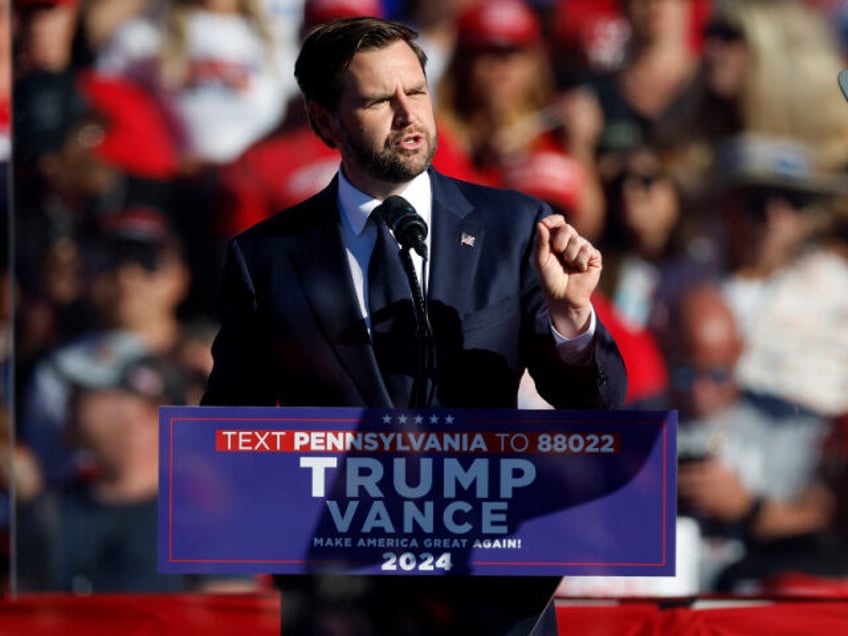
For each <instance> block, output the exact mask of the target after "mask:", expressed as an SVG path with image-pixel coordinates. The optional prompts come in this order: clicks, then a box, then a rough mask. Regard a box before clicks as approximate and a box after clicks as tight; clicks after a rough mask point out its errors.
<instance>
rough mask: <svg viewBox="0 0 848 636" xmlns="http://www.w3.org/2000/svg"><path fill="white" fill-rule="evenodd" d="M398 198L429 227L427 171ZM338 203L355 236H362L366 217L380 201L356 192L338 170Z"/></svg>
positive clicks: (430, 198)
mask: <svg viewBox="0 0 848 636" xmlns="http://www.w3.org/2000/svg"><path fill="white" fill-rule="evenodd" d="M400 196H402V197H403V198H404V199H406V200H407V201H409V203H410V205H411V206H412V207H413V208H414V209H415V211H416V212H418V214H420V215H421V217H422V218H423V219H424V221H425V222H426V223H427V224H428V225H429V223H430V208H431V200H432V197H431V195H430V175H429V173H428V171H426V170H425V171H424V172H422V173H421V174H419V175H418V176H417V177H415V178H414V179H413V180H412V181H410V182H409V183H408V184H407V185H406V187H405V188H404V189H403V191H402V192H400ZM338 203H339V209H340V210H341V213H342V215H343V216H344V217H345V218H346V219H347V222H348V223H349V225H350V228H351V229H352V230H353V233H354V235H355V236H359V235H360V234H362V230H364V229H365V224H366V223H367V222H368V216H369V215H370V214H371V212H373V211H374V208H376V207H377V206H378V205H380V201H379V200H377V199H375V198H373V197H372V196H371V195H370V194H365V193H364V192H361V191H360V190H357V189H356V188H355V187H354V186H353V185H352V184H351V183H350V181H348V180H347V177H345V175H344V171H343V170H339V194H338Z"/></svg>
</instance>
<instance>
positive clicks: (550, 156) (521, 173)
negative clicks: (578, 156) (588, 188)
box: [503, 151, 586, 214]
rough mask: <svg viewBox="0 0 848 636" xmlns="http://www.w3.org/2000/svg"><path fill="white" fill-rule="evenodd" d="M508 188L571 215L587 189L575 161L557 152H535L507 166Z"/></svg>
mask: <svg viewBox="0 0 848 636" xmlns="http://www.w3.org/2000/svg"><path fill="white" fill-rule="evenodd" d="M503 183H504V186H505V187H507V188H512V189H514V190H520V191H521V192H524V193H525V194H529V195H530V196H534V197H536V198H539V199H542V200H543V201H546V202H547V203H550V204H552V205H555V206H557V207H559V208H561V209H562V210H563V211H565V212H568V213H571V214H573V213H574V212H575V210H576V209H577V204H578V202H579V201H580V197H581V196H582V194H583V189H584V187H585V185H586V173H585V171H584V169H583V166H581V165H580V164H579V163H578V162H577V161H576V160H574V159H572V158H571V157H569V156H568V155H565V154H563V153H559V152H549V151H546V152H536V153H533V154H531V155H529V156H527V157H525V158H523V159H521V160H518V161H515V162H513V163H510V164H507V166H505V168H504V171H503Z"/></svg>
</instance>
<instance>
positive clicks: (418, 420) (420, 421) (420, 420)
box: [415, 415, 424, 424]
mask: <svg viewBox="0 0 848 636" xmlns="http://www.w3.org/2000/svg"><path fill="white" fill-rule="evenodd" d="M423 421H424V418H423V417H421V416H420V415H416V416H415V423H416V424H421V423H422V422H423Z"/></svg>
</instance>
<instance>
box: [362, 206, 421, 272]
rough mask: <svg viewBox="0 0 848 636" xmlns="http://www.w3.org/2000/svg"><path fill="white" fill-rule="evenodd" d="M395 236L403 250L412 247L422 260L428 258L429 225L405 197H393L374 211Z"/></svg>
mask: <svg viewBox="0 0 848 636" xmlns="http://www.w3.org/2000/svg"><path fill="white" fill-rule="evenodd" d="M374 212H376V213H377V214H379V215H380V218H382V219H383V221H385V223H386V225H388V226H389V229H390V230H391V231H392V234H394V236H395V239H397V241H398V243H400V246H401V247H402V248H403V249H406V250H408V249H409V248H410V247H411V248H412V249H414V250H415V251H416V252H418V255H419V256H421V258H427V245H426V244H425V243H424V239H425V238H427V223H426V222H425V221H424V219H422V218H421V215H420V214H418V212H416V211H415V208H413V207H412V205H411V204H410V203H409V201H407V200H406V199H404V198H403V197H400V196H397V195H392V196H390V197H388V198H387V199H386V200H385V201H383V203H382V204H380V205H379V206H377V208H375V209H374Z"/></svg>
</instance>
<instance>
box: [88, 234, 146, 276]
mask: <svg viewBox="0 0 848 636" xmlns="http://www.w3.org/2000/svg"><path fill="white" fill-rule="evenodd" d="M128 265H137V266H140V267H141V268H142V269H143V270H144V271H145V272H147V273H149V274H153V273H155V272H157V271H158V270H159V269H160V267H161V266H162V251H161V249H160V248H158V247H157V246H155V245H150V244H147V243H142V242H138V241H116V242H112V243H110V244H108V245H106V246H105V247H104V249H103V250H102V252H101V253H100V255H99V258H98V263H97V270H98V271H100V272H104V271H114V270H116V269H118V268H120V267H123V266H128Z"/></svg>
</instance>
